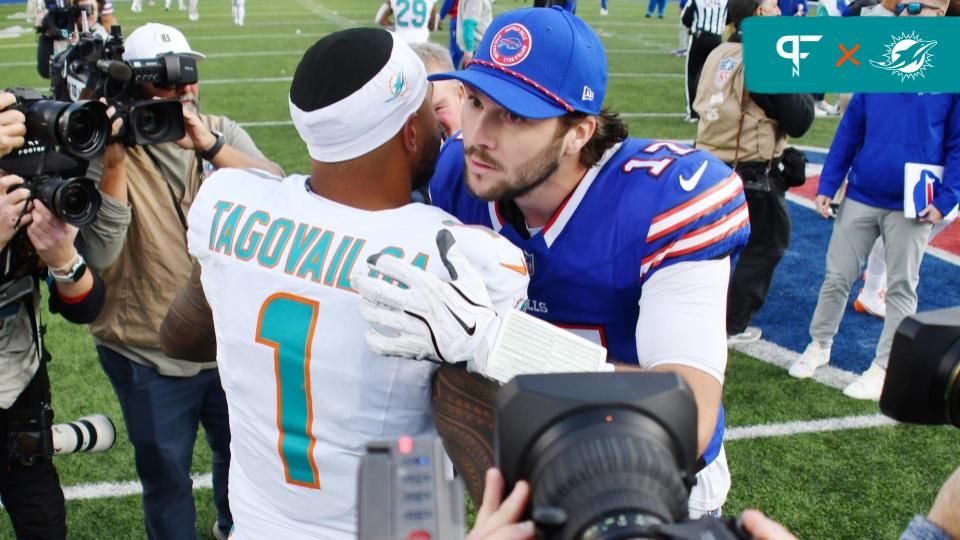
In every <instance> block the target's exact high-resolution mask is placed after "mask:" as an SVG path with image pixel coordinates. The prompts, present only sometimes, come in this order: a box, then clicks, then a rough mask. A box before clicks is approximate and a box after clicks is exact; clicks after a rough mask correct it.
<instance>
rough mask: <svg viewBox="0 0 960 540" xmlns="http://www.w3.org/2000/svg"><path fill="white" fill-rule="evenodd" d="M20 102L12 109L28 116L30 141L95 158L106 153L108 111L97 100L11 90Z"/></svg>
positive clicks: (72, 153) (108, 129)
mask: <svg viewBox="0 0 960 540" xmlns="http://www.w3.org/2000/svg"><path fill="white" fill-rule="evenodd" d="M6 91H7V92H9V93H11V94H13V95H14V96H15V97H16V98H17V101H16V103H14V104H13V105H12V106H11V107H10V108H11V109H15V110H18V111H20V112H22V113H23V115H24V116H25V117H26V119H27V120H26V125H27V135H26V138H27V139H32V140H35V141H37V142H39V143H41V144H49V145H56V146H59V147H60V149H61V150H63V151H64V152H66V153H68V154H71V155H74V156H77V157H80V158H84V159H91V158H94V157H96V156H98V155H100V154H101V153H102V152H103V147H104V145H105V144H106V142H107V136H108V135H109V134H110V120H109V118H108V117H107V108H106V106H105V105H104V104H103V103H100V102H97V101H79V102H77V103H71V102H69V101H66V102H65V101H55V100H51V99H48V98H45V97H44V96H43V94H41V93H40V92H37V91H36V90H32V89H30V88H7V89H6Z"/></svg>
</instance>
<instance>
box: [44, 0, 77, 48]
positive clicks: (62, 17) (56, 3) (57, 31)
mask: <svg viewBox="0 0 960 540" xmlns="http://www.w3.org/2000/svg"><path fill="white" fill-rule="evenodd" d="M45 7H46V14H45V15H44V16H43V20H41V22H40V26H38V27H37V32H38V33H41V34H43V35H45V36H47V37H49V38H51V39H54V40H64V39H68V38H69V37H70V34H71V33H72V32H73V31H74V29H75V28H76V26H77V21H78V20H79V19H80V17H82V16H86V10H85V9H84V8H83V7H81V6H71V5H69V2H65V1H64V0H53V1H47V2H46V6H45Z"/></svg>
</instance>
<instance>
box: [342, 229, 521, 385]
mask: <svg viewBox="0 0 960 540" xmlns="http://www.w3.org/2000/svg"><path fill="white" fill-rule="evenodd" d="M449 225H450V226H451V228H450V229H441V230H440V231H439V232H438V233H437V247H438V250H439V253H440V260H441V262H442V263H443V265H444V267H445V268H446V271H447V273H448V274H449V281H445V280H443V279H441V278H440V277H438V276H436V275H434V274H432V273H430V272H428V271H426V270H422V269H420V268H417V267H415V266H413V265H411V264H409V263H408V262H404V261H402V260H400V259H398V258H395V257H390V256H374V257H371V258H370V259H369V260H368V261H367V263H368V265H369V268H370V269H371V270H374V271H375V272H377V273H379V274H382V275H383V276H386V277H388V278H390V279H391V280H394V281H396V282H399V284H402V285H399V284H394V283H388V282H387V281H384V280H383V279H380V278H379V277H370V275H368V274H367V273H366V272H360V273H358V274H355V275H354V276H353V277H352V278H351V284H352V286H353V287H354V288H355V289H356V290H357V292H359V293H360V295H361V296H362V297H363V298H362V299H361V300H360V303H359V304H358V307H359V310H360V314H361V316H363V318H364V319H366V320H367V322H368V323H369V324H370V328H368V330H367V332H366V335H365V337H366V340H367V343H368V344H369V346H370V348H371V349H373V351H374V352H376V353H377V354H382V355H385V356H403V357H408V358H416V359H419V360H431V361H435V362H448V363H460V362H466V363H467V369H468V370H469V371H472V372H474V373H483V372H484V368H485V363H486V360H487V357H488V355H489V353H490V351H491V349H492V347H493V342H494V340H495V339H496V336H497V332H498V330H499V328H500V324H501V322H502V318H501V317H500V316H499V315H498V312H500V313H504V312H506V311H507V310H512V309H516V308H518V307H522V306H523V304H525V302H526V291H527V284H528V283H529V276H528V274H527V270H526V266H525V264H524V258H523V252H522V251H520V249H518V248H517V247H515V246H513V245H512V244H510V242H509V241H508V240H506V239H505V238H503V237H501V236H499V235H497V234H496V233H494V232H493V231H490V230H488V229H480V228H474V227H467V226H463V225H460V224H458V223H456V222H451V223H449ZM374 275H378V274H374ZM491 297H493V298H491Z"/></svg>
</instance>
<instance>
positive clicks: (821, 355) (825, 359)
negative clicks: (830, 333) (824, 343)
mask: <svg viewBox="0 0 960 540" xmlns="http://www.w3.org/2000/svg"><path fill="white" fill-rule="evenodd" d="M829 363H830V347H821V346H820V344H819V343H817V342H816V341H811V342H810V344H809V345H807V348H806V349H804V350H803V354H801V355H800V358H798V359H797V361H796V362H794V363H793V365H792V366H790V371H788V373H789V374H790V376H791V377H795V378H797V379H808V378H810V377H813V372H814V371H816V370H817V368H818V367H820V366H825V365H827V364H829Z"/></svg>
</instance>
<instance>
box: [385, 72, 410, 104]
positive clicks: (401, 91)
mask: <svg viewBox="0 0 960 540" xmlns="http://www.w3.org/2000/svg"><path fill="white" fill-rule="evenodd" d="M389 90H390V98H389V99H387V103H390V102H391V101H393V100H395V99H398V98H401V97H403V96H404V95H406V93H407V78H406V77H404V76H403V70H402V69H401V70H398V71H397V72H396V73H394V74H393V75H392V76H391V77H390V84H389Z"/></svg>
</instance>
